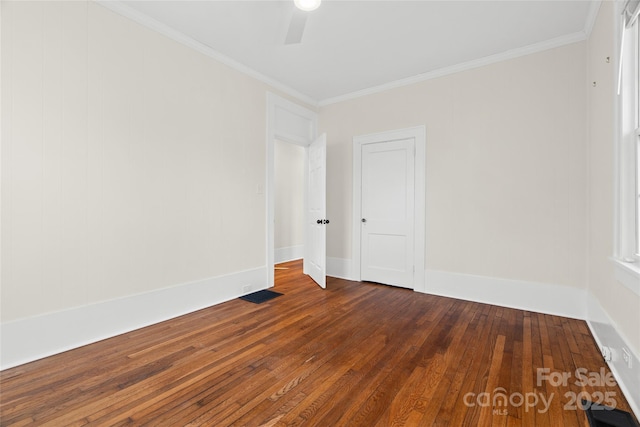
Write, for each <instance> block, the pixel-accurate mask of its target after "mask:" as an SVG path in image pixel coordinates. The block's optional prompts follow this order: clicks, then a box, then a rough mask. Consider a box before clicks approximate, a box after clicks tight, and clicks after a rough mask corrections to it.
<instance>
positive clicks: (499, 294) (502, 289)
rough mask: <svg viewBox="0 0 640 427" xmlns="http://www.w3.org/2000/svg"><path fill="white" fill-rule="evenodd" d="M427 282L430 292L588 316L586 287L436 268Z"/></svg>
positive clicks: (481, 301) (427, 289) (564, 314)
mask: <svg viewBox="0 0 640 427" xmlns="http://www.w3.org/2000/svg"><path fill="white" fill-rule="evenodd" d="M425 282H426V284H425V290H424V293H427V294H433V295H440V296H445V297H451V298H458V299H463V300H467V301H475V302H480V303H484V304H493V305H499V306H501V307H509V308H517V309H520V310H528V311H535V312H538V313H546V314H553V315H556V316H563V317H571V318H574V319H586V306H587V301H586V290H584V289H578V288H573V287H570V286H563V285H550V284H546V283H537V282H527V281H523V280H511V279H499V278H495V277H486V276H475V275H472V274H460V273H449V272H444V271H435V270H427V271H426V272H425ZM416 291H421V290H419V289H416Z"/></svg>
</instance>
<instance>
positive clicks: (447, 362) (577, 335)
mask: <svg viewBox="0 0 640 427" xmlns="http://www.w3.org/2000/svg"><path fill="white" fill-rule="evenodd" d="M280 267H282V268H283V269H278V270H276V290H277V291H279V292H282V293H283V294H284V295H283V296H281V297H279V298H276V299H274V300H271V301H269V302H266V303H263V304H251V303H248V302H246V301H241V300H233V301H229V302H226V303H224V304H220V305H217V306H214V307H210V308H207V309H204V310H200V311H198V312H195V313H191V314H188V315H185V316H181V317H179V318H176V319H172V320H169V321H167V322H162V323H160V324H157V325H153V326H150V327H147V328H143V329H139V330H136V331H132V332H130V333H127V334H123V335H120V336H117V337H114V338H111V339H108V340H104V341H101V342H98V343H95V344H92V345H89V346H85V347H82V348H79V349H76V350H72V351H68V352H65V353H62V354H59V355H56V356H52V357H49V358H46V359H42V360H39V361H36V362H33V363H30V364H26V365H23V366H19V367H16V368H13V369H8V370H5V371H2V372H0V425H2V426H22V425H50V426H61V425H65V426H67V425H96V426H103V425H110V426H125V425H136V426H139V425H150V426H158V425H171V426H175V425H180V426H201V425H215V426H231V425H237V426H264V427H284V426H287V427H290V426H300V425H309V426H367V427H368V426H375V425H377V426H454V425H455V426H458V425H481V426H484V425H487V426H488V425H496V426H507V427H509V426H534V425H535V426H545V425H546V426H555V425H564V426H580V425H584V423H585V420H586V417H585V416H584V413H583V412H582V411H581V410H567V409H566V405H567V403H568V400H567V398H566V397H565V395H566V396H571V395H572V393H574V394H579V393H581V392H583V393H586V394H587V395H591V396H593V395H594V394H595V393H605V392H608V393H613V394H614V396H615V401H616V406H617V407H619V408H621V409H624V410H629V406H628V404H627V402H626V400H625V399H624V397H623V395H622V393H621V391H620V389H619V388H618V387H617V386H606V385H603V386H600V385H576V384H575V381H576V378H575V372H576V369H578V368H582V369H586V370H587V371H588V372H599V370H600V369H601V368H603V369H604V372H605V373H608V372H609V370H608V369H607V368H606V364H605V363H604V361H603V360H602V357H601V356H600V354H599V351H598V349H597V347H596V344H595V341H594V339H593V337H592V336H591V334H590V332H589V329H588V327H587V326H586V323H585V322H582V321H578V320H574V319H567V318H562V317H558V316H549V315H544V314H539V313H531V312H527V311H521V310H514V309H508V308H503V307H496V306H491V305H486V304H477V303H473V302H468V301H462V300H455V299H451V298H442V297H436V296H431V295H425V294H420V293H416V292H412V291H410V290H406V289H399V288H393V287H389V286H384V285H378V284H372V283H355V282H349V281H346V280H342V279H336V278H328V280H327V289H326V290H323V289H320V288H319V287H318V286H317V285H316V284H315V283H313V281H312V280H311V279H309V278H308V277H307V276H304V275H303V274H301V263H300V262H299V261H294V262H290V263H285V264H283V265H282V266H280ZM544 368H548V369H549V372H550V373H556V374H561V373H563V372H569V373H572V374H573V375H574V377H572V378H571V381H570V382H569V383H567V384H564V383H563V384H559V385H555V384H550V383H549V381H542V382H539V381H537V380H538V370H539V369H544ZM500 390H504V391H505V394H506V396H507V397H509V396H511V395H513V394H514V393H519V394H522V395H526V394H527V393H529V394H532V393H533V394H537V395H541V396H544V397H545V398H549V397H550V396H554V397H553V399H554V400H553V401H552V405H551V406H550V408H549V410H548V411H541V410H540V409H541V405H540V404H539V405H538V406H536V407H533V408H525V407H524V406H523V405H514V404H513V402H510V403H508V405H506V407H505V406H504V405H498V406H495V405H493V400H492V399H494V398H495V397H496V396H495V394H496V391H500ZM481 393H485V394H486V396H488V398H489V400H490V403H491V405H480V404H479V403H478V402H479V400H478V396H480V394H481ZM486 396H485V397H486ZM480 397H482V396H480Z"/></svg>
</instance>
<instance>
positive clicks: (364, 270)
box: [360, 138, 415, 288]
mask: <svg viewBox="0 0 640 427" xmlns="http://www.w3.org/2000/svg"><path fill="white" fill-rule="evenodd" d="M414 145H415V143H414V139H413V138H408V139H403V140H398V141H390V142H377V143H370V144H363V145H362V169H361V170H362V172H361V173H362V180H361V183H362V192H361V197H362V200H361V206H362V208H361V209H362V210H361V213H362V218H361V222H360V226H361V233H360V235H361V258H360V269H361V279H362V280H365V281H370V282H377V283H384V284H387V285H394V286H401V287H404V288H413V283H414V281H413V275H414V204H415V200H414V187H415V184H414V173H415V170H414V157H415V149H414Z"/></svg>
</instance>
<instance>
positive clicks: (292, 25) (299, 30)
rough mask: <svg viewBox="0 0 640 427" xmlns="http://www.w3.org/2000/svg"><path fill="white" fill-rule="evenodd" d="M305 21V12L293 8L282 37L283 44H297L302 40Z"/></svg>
mask: <svg viewBox="0 0 640 427" xmlns="http://www.w3.org/2000/svg"><path fill="white" fill-rule="evenodd" d="M306 23H307V13H306V12H303V11H301V10H298V9H294V11H293V14H292V15H291V21H289V29H288V30H287V35H286V36H285V38H284V44H298V43H300V42H301V41H302V35H303V34H304V26H305V24H306Z"/></svg>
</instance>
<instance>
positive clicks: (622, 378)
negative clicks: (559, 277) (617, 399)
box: [587, 292, 640, 419]
mask: <svg viewBox="0 0 640 427" xmlns="http://www.w3.org/2000/svg"><path fill="white" fill-rule="evenodd" d="M587 302H588V312H587V324H588V325H589V329H591V334H592V335H593V337H594V338H595V340H596V342H597V343H598V347H599V348H600V349H602V347H603V346H607V347H609V348H610V349H611V355H612V358H611V361H609V362H607V364H608V365H609V368H610V369H611V372H612V373H613V376H614V377H615V378H616V381H617V382H618V385H619V386H620V389H621V390H622V392H623V393H624V395H625V397H626V399H627V402H629V405H630V406H631V409H632V410H633V412H634V414H635V415H636V418H639V419H640V358H639V357H638V354H636V353H635V352H634V350H633V349H632V348H631V347H630V346H629V344H628V343H627V340H626V339H625V338H624V337H622V336H621V335H620V334H619V333H618V330H619V328H618V327H617V326H616V325H615V323H614V322H613V321H612V320H611V317H609V315H608V314H607V312H606V311H605V310H604V308H602V305H600V303H599V302H598V300H597V298H596V297H595V296H594V295H593V294H592V293H591V292H589V293H588V299H587ZM622 348H626V349H627V350H629V353H630V356H631V368H629V367H628V366H627V364H626V363H625V361H624V360H622Z"/></svg>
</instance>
